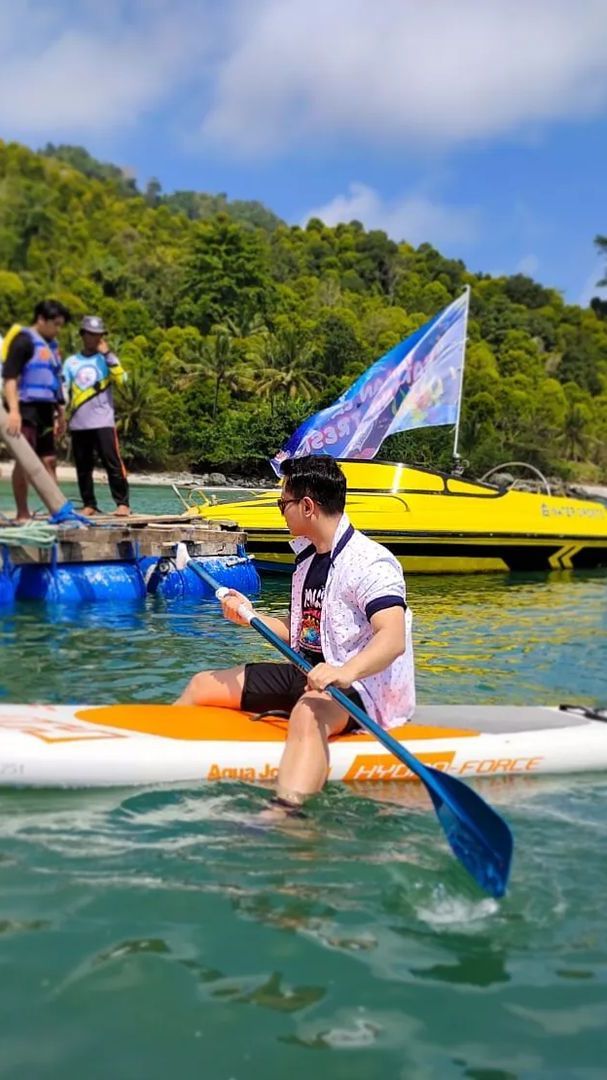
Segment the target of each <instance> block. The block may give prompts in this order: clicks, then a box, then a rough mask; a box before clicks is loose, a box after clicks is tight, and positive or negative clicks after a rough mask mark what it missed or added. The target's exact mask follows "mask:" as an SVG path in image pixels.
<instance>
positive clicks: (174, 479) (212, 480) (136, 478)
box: [3, 462, 274, 491]
mask: <svg viewBox="0 0 607 1080" xmlns="http://www.w3.org/2000/svg"><path fill="white" fill-rule="evenodd" d="M3 464H5V468H6V470H7V471H6V476H8V475H10V468H11V466H10V464H9V463H8V462H6V463H3ZM93 479H94V481H95V483H96V484H97V483H99V484H107V476H106V474H105V472H103V471H102V470H100V469H95V471H94V473H93ZM57 480H58V481H59V483H62V482H63V483H74V484H75V483H76V470H75V468H74V466H73V465H58V466H57ZM129 484H132V485H133V486H134V487H137V486H140V485H141V486H155V487H172V486H173V485H174V484H175V485H176V486H177V487H182V488H194V487H205V488H216V487H217V488H245V489H255V490H258V491H261V490H263V489H266V488H270V487H273V486H274V483H273V481H271V480H269V481H267V482H266V481H264V480H258V479H256V480H252V479H250V478H249V477H245V476H231V475H228V476H226V474H225V473H222V472H219V471H217V472H208V473H197V474H194V473H190V472H175V473H171V472H159V473H138V472H131V473H129Z"/></svg>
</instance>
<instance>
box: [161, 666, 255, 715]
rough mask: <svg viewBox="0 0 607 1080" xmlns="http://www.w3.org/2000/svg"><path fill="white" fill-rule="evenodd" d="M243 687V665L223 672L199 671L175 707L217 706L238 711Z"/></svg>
mask: <svg viewBox="0 0 607 1080" xmlns="http://www.w3.org/2000/svg"><path fill="white" fill-rule="evenodd" d="M243 687H244V665H243V664H241V665H240V667H233V668H227V669H225V670H224V671H200V672H199V673H198V675H195V676H194V678H193V679H192V680H191V681H190V682H189V683H188V685H187V686H186V688H185V690H184V691H183V693H182V694H181V695H180V696H179V697H178V698H177V701H176V702H175V705H218V706H220V707H221V708H223V709H239V708H240V702H241V698H242V691H243Z"/></svg>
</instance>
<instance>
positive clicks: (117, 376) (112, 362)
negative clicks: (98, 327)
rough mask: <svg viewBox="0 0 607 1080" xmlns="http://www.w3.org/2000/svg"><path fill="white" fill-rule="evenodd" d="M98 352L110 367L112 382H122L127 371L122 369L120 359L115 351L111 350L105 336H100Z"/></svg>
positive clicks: (125, 377)
mask: <svg viewBox="0 0 607 1080" xmlns="http://www.w3.org/2000/svg"><path fill="white" fill-rule="evenodd" d="M99 352H100V353H101V355H102V356H103V359H104V360H105V362H106V364H107V366H108V368H109V369H110V377H111V379H112V382H114V383H124V382H126V380H127V373H126V371H125V370H124V368H123V366H122V364H121V363H120V360H119V359H118V357H117V356H116V353H114V352H112V350H111V349H110V347H109V345H108V343H107V341H106V340H105V338H102V339H101V341H100V342H99Z"/></svg>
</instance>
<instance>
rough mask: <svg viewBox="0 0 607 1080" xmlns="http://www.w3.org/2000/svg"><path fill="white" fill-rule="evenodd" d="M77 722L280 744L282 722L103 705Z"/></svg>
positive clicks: (174, 708)
mask: <svg viewBox="0 0 607 1080" xmlns="http://www.w3.org/2000/svg"><path fill="white" fill-rule="evenodd" d="M76 717H77V719H78V720H86V722H87V723H89V724H103V725H104V726H105V727H113V728H120V729H124V730H127V731H137V732H139V733H141V734H143V735H160V736H162V737H163V738H165V739H183V740H185V741H186V742H193V741H201V740H202V741H206V740H208V741H209V742H210V741H213V742H215V741H222V740H223V741H225V742H284V738H285V730H286V723H285V721H282V720H279V719H274V720H272V719H268V720H251V717H250V715H249V714H248V713H242V712H239V711H238V710H237V709H220V708H215V707H213V706H210V705H204V706H203V705H201V706H198V707H196V706H189V705H104V706H101V707H99V708H96V709H81V710H80V711H79V712H77V713H76ZM390 734H391V735H393V736H394V738H396V739H403V740H405V741H406V742H410V741H411V740H414V739H453V738H469V737H471V736H474V735H479V734H480V732H478V731H468V730H465V729H459V728H443V727H426V726H425V725H420V724H406V725H404V726H403V727H398V728H391V729H390ZM352 738H353V736H351V735H347V736H339V737H338V739H337V740H334V741H344V742H345V741H347V742H349V743H350V742H352ZM355 739H356V745H359V744H360V743H365V742H369V743H372V742H376V739H375V738H374V736H373V735H356V736H355Z"/></svg>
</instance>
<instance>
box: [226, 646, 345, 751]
mask: <svg viewBox="0 0 607 1080" xmlns="http://www.w3.org/2000/svg"><path fill="white" fill-rule="evenodd" d="M305 689H306V677H305V675H304V674H303V672H302V671H300V670H299V669H298V668H296V667H295V665H294V664H287V663H285V664H280V663H273V662H272V661H261V662H260V663H257V664H245V669H244V689H243V691H242V698H241V700H240V707H241V709H242V710H243V711H244V712H252V713H263V712H274V711H278V712H286V713H290V712H291V709H292V708H293V707H294V705H296V704H297V702H298V701H299V699H300V697H301V696H302V694H303V693H304V691H305ZM344 693H345V695H346V697H348V698H350V701H351V702H352V703H353V704H354V705H358V707H359V709H363V711H364V706H363V703H362V701H361V699H360V695H359V694H358V693H357V691H356V690H352V689H350V690H344ZM360 730H361V728H360V725H359V724H357V722H356V720H355V719H354V717H352V716H349V717H348V718H347V722H345V723H344V729H343V731H342V732H341V734H342V735H347V734H348V733H349V732H351V731H360Z"/></svg>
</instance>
